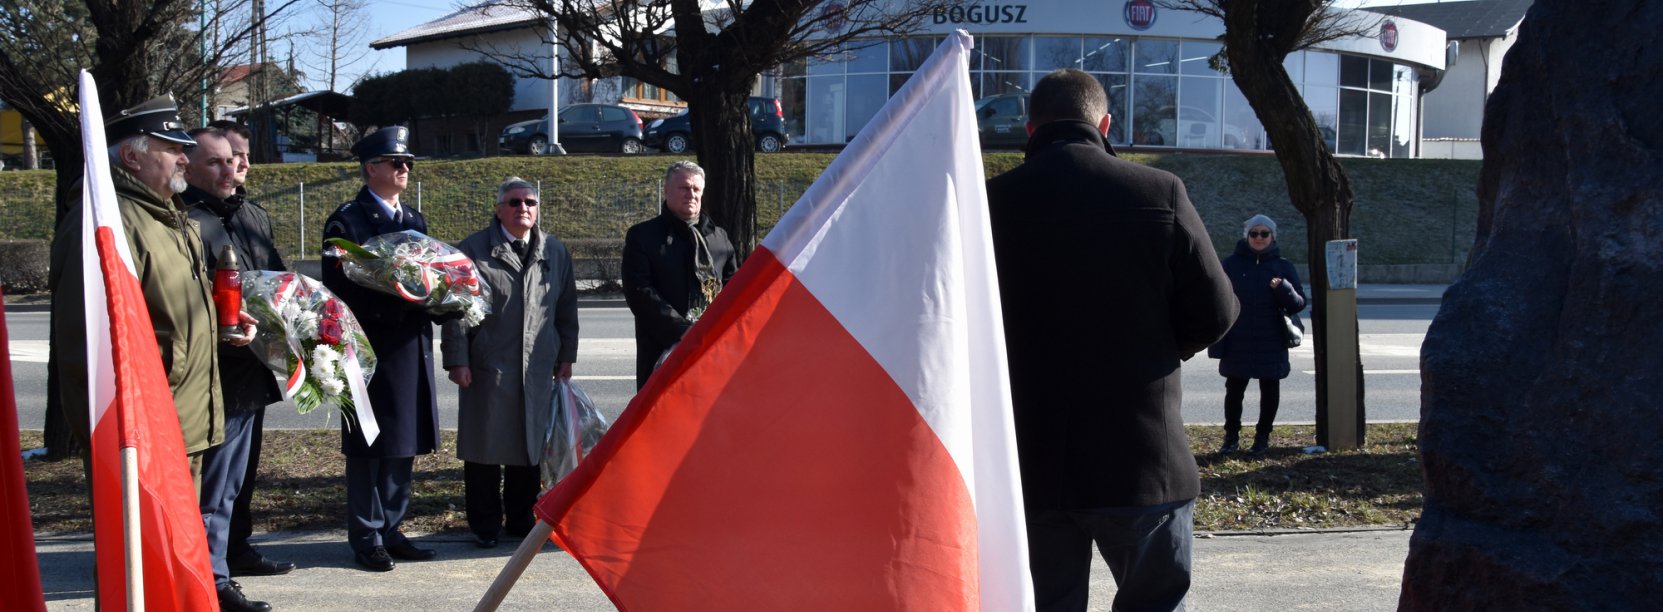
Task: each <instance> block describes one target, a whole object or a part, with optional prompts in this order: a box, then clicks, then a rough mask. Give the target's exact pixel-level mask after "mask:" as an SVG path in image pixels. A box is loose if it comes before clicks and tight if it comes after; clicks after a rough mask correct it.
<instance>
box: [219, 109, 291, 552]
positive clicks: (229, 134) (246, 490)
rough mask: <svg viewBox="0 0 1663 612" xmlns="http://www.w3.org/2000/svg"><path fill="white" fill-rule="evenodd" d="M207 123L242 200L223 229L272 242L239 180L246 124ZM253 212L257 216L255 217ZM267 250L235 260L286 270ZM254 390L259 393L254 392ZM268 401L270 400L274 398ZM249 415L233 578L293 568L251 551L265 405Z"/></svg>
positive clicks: (232, 534) (235, 512) (234, 525)
mask: <svg viewBox="0 0 1663 612" xmlns="http://www.w3.org/2000/svg"><path fill="white" fill-rule="evenodd" d="M208 127H211V128H215V129H218V130H221V131H223V132H224V133H225V141H226V142H227V143H229V144H230V145H231V159H232V160H234V161H235V162H236V168H235V171H234V172H233V174H232V180H231V182H232V184H234V185H235V186H236V193H235V194H233V195H232V196H231V197H230V198H227V199H226V201H227V202H230V201H233V200H238V201H241V202H242V204H241V206H239V207H237V208H236V210H235V211H234V213H233V215H232V217H231V219H232V221H231V222H230V225H228V226H227V227H228V228H232V227H233V226H236V228H246V230H247V231H249V232H251V233H250V234H249V235H248V236H247V237H246V238H245V239H244V240H245V241H249V242H256V241H259V240H261V238H259V237H256V236H260V237H263V240H264V242H266V243H272V238H271V219H270V217H269V216H267V215H266V209H264V208H261V207H260V206H259V205H258V204H256V203H255V202H254V201H253V200H250V199H249V198H248V192H247V190H246V189H244V187H243V184H244V183H246V182H247V181H248V142H249V138H250V136H251V133H250V132H249V131H248V126H245V125H243V124H241V123H237V122H235V121H231V120H228V119H220V120H218V121H214V122H212V123H209V124H208ZM253 215H257V218H256V217H254V216H253ZM238 219H244V221H238ZM204 227H206V226H204ZM259 228H264V230H263V231H261V230H260V229H259ZM232 231H233V232H241V231H244V230H243V229H235V228H234V229H232ZM204 237H206V236H204ZM262 248H264V247H262ZM218 254H219V251H218V250H216V249H209V251H208V256H209V258H210V259H212V258H213V257H217V256H218ZM270 254H271V258H270V259H269V260H267V261H266V265H263V266H262V265H260V264H259V263H258V262H257V261H256V262H255V263H250V261H251V260H250V259H249V256H248V255H247V254H241V260H240V261H242V262H243V269H244V270H256V269H266V270H287V269H288V268H287V267H284V265H283V259H282V258H281V257H280V256H278V254H277V247H276V245H275V244H272V245H271V246H270ZM262 257H263V256H262ZM271 266H276V267H271ZM222 354H223V351H222ZM224 367H225V366H224V364H223V363H222V364H221V368H222V369H223V368H224ZM261 371H262V372H265V373H266V377H267V378H270V377H271V373H270V371H268V370H266V369H265V366H264V365H262V366H261ZM225 378H226V380H227V382H226V385H225V388H226V389H227V391H226V394H225V398H226V403H227V404H228V406H227V410H231V409H234V406H230V405H229V404H232V403H233V401H234V400H233V398H232V397H231V393H230V391H229V390H230V389H232V388H233V387H234V386H235V383H233V382H231V381H235V380H236V376H235V375H234V374H233V373H230V372H226V373H225ZM273 380H274V382H273V383H272V386H271V389H272V392H273V393H278V394H279V395H281V391H280V390H278V389H277V387H276V383H275V379H273ZM256 392H257V393H258V391H256ZM272 401H273V402H275V401H277V400H272ZM253 414H254V417H253V422H252V423H250V424H249V426H248V429H249V432H248V462H247V463H248V466H247V467H245V468H243V481H242V483H243V486H242V488H241V489H240V490H239V491H238V492H237V501H236V502H234V503H233V504H232V505H231V526H230V527H229V533H228V534H227V535H226V542H225V562H226V564H227V566H228V567H229V569H230V571H231V577H233V578H238V577H242V576H276V575H279V574H287V573H289V572H290V571H292V570H294V564H293V563H289V562H287V561H274V560H272V559H268V558H266V557H265V555H262V554H260V551H258V550H256V549H255V548H254V546H253V545H251V544H249V543H248V538H249V536H251V535H254V515H253V513H252V512H250V511H249V506H250V505H252V504H253V503H254V487H255V484H256V482H257V481H256V480H255V474H256V473H258V472H259V471H260V447H261V446H262V442H263V441H264V435H263V431H264V430H265V427H266V409H265V407H264V406H261V407H258V408H254V409H253Z"/></svg>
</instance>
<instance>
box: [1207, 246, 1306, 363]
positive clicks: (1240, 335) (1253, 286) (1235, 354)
mask: <svg viewBox="0 0 1663 612" xmlns="http://www.w3.org/2000/svg"><path fill="white" fill-rule="evenodd" d="M1224 273H1225V274H1227V275H1229V276H1230V285H1231V286H1232V287H1233V288H1234V289H1235V290H1236V300H1237V301H1239V302H1241V315H1240V316H1238V317H1236V324H1235V325H1234V326H1232V327H1231V328H1230V333H1228V334H1225V335H1224V339H1223V340H1219V341H1218V343H1217V344H1214V345H1213V346H1212V347H1211V348H1208V349H1207V356H1208V357H1212V358H1214V359H1218V360H1219V362H1218V373H1219V374H1221V375H1223V376H1226V377H1229V378H1260V379H1267V378H1268V379H1276V380H1280V379H1283V378H1287V377H1288V369H1289V368H1288V349H1287V345H1286V344H1284V342H1285V341H1284V339H1283V335H1282V334H1283V332H1282V314H1283V313H1287V314H1294V313H1297V312H1299V311H1301V310H1304V309H1305V289H1304V286H1303V285H1301V284H1300V283H1299V272H1298V271H1297V270H1295V269H1294V267H1293V263H1291V262H1289V261H1288V260H1286V259H1282V251H1281V248H1280V247H1279V246H1277V245H1276V243H1271V245H1270V248H1268V249H1265V252H1263V253H1254V252H1253V249H1252V248H1250V247H1248V246H1247V239H1245V238H1244V239H1242V240H1239V241H1237V242H1236V252H1235V253H1233V254H1231V255H1230V256H1229V257H1226V258H1225V259H1224ZM1277 277H1281V278H1282V280H1283V281H1286V282H1283V283H1282V284H1280V285H1278V286H1276V288H1274V289H1272V288H1271V286H1270V279H1272V278H1277Z"/></svg>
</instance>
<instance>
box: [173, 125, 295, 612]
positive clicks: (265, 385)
mask: <svg viewBox="0 0 1663 612" xmlns="http://www.w3.org/2000/svg"><path fill="white" fill-rule="evenodd" d="M191 138H193V139H195V140H196V148H194V149H192V150H191V151H190V165H189V166H188V170H187V171H186V173H185V179H186V182H188V183H189V184H190V187H189V188H188V189H186V190H185V193H183V194H181V197H182V198H183V199H184V201H185V203H186V204H187V205H189V206H190V209H189V214H190V218H191V220H193V221H195V222H196V223H197V224H198V228H199V229H200V230H201V233H202V242H203V251H204V254H205V255H206V256H207V258H208V268H209V269H217V268H218V266H219V257H220V253H221V250H222V249H224V248H226V247H227V246H229V247H231V248H232V249H233V251H234V252H235V253H236V254H237V264H238V266H239V267H240V268H241V269H242V270H244V271H253V270H282V269H284V266H283V259H282V257H280V256H278V254H277V246H276V245H274V244H272V241H271V219H270V217H268V216H267V215H266V210H265V209H264V208H260V207H259V205H257V204H254V203H252V202H245V201H244V200H243V198H242V197H241V196H240V195H238V193H237V180H236V177H237V165H238V162H237V158H236V157H235V155H234V153H233V152H232V149H231V141H230V139H228V138H227V137H226V133H225V132H224V131H221V130H218V129H214V128H200V129H196V130H191ZM219 371H220V383H221V387H220V389H221V391H220V395H221V396H222V397H224V398H225V443H224V444H221V445H219V446H216V447H213V448H210V449H208V453H207V454H206V455H205V456H204V458H203V462H202V496H201V503H200V506H201V512H202V523H203V525H204V526H205V527H206V528H207V530H208V557H209V560H210V561H211V562H212V563H211V564H212V565H213V569H214V586H215V587H216V588H217V589H218V590H219V607H220V609H221V610H225V611H227V612H243V611H252V612H264V611H265V610H270V609H271V606H269V605H267V604H266V603H265V602H261V601H250V600H249V599H248V598H247V597H245V596H243V593H242V587H241V585H239V584H237V582H236V581H234V580H232V579H231V574H230V570H229V568H228V567H227V565H226V559H227V557H226V550H227V549H226V544H227V542H228V540H229V534H228V529H229V527H230V523H231V510H232V506H233V505H235V503H236V500H237V496H238V495H240V494H241V492H242V488H243V484H244V480H245V478H246V475H247V467H248V457H249V451H250V442H251V441H252V438H253V433H254V432H253V428H254V424H255V417H256V415H259V414H261V413H262V412H264V411H265V409H266V406H267V405H268V404H274V403H277V402H279V401H282V399H283V394H282V392H281V391H280V390H279V389H278V388H277V379H276V378H275V377H273V376H272V372H271V369H269V368H267V367H266V365H265V363H263V362H261V361H260V358H259V357H258V356H256V355H255V354H254V351H252V350H250V349H249V348H248V347H247V346H231V345H229V344H221V345H220V347H219Z"/></svg>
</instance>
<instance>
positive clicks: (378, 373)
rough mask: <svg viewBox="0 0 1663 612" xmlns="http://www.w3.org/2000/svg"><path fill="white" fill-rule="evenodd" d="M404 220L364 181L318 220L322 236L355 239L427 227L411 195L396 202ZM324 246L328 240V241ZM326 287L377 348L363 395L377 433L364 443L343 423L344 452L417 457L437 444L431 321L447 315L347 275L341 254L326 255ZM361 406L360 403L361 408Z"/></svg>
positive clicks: (367, 455)
mask: <svg viewBox="0 0 1663 612" xmlns="http://www.w3.org/2000/svg"><path fill="white" fill-rule="evenodd" d="M400 208H402V209H403V217H404V218H403V221H402V222H400V223H394V222H393V220H392V219H391V218H389V217H388V216H387V213H386V211H385V210H384V209H383V208H381V204H380V203H378V202H376V201H375V197H374V196H371V195H370V190H369V188H368V187H365V188H363V189H360V190H358V197H357V198H355V199H353V200H352V201H350V202H347V203H345V204H342V205H341V206H340V207H339V208H336V209H335V212H334V213H332V214H330V215H329V218H328V219H327V220H325V221H324V223H323V238H324V239H325V240H328V239H330V238H345V239H347V240H351V241H353V242H355V243H357V244H363V243H365V242H368V241H369V239H371V238H374V237H376V236H379V235H381V234H388V233H392V232H401V231H404V230H416V231H418V232H421V233H423V234H425V233H427V217H423V216H422V214H421V213H420V212H418V211H417V210H416V209H415V207H414V206H410V205H409V203H408V202H403V203H400ZM326 248H327V247H326ZM321 280H322V281H323V286H324V287H327V288H328V289H329V290H330V291H332V292H334V293H335V296H336V297H339V298H341V301H343V302H346V305H347V308H350V309H352V314H353V316H354V317H357V319H358V323H359V324H360V325H363V326H364V335H365V336H366V337H368V338H369V341H370V348H373V349H375V359H376V366H375V374H374V375H372V376H370V384H369V385H368V389H367V391H368V394H369V401H370V404H371V405H372V406H373V407H374V410H375V420H376V424H377V425H379V426H380V427H381V435H380V437H378V438H376V440H375V444H372V445H368V446H365V445H364V436H363V434H361V433H360V432H359V431H357V430H353V431H352V432H351V433H347V431H346V428H345V427H344V426H343V427H342V428H341V452H342V453H344V454H346V455H347V456H350V457H364V458H370V459H384V458H397V457H414V456H416V455H425V454H428V453H431V452H433V449H435V448H438V447H439V403H438V401H437V396H436V395H435V394H434V374H433V325H434V323H436V322H443V321H444V320H448V318H446V319H439V318H436V317H434V316H432V315H429V314H427V311H426V310H425V309H423V308H422V306H421V305H420V304H415V303H411V302H407V301H405V300H403V299H400V298H397V297H394V296H392V295H390V294H386V293H382V292H380V291H376V290H374V289H370V288H368V287H363V286H360V285H358V284H357V283H354V282H352V279H349V278H347V277H346V271H345V270H342V269H341V263H340V260H338V259H336V258H333V257H324V258H323V278H322V279H321ZM362 409H363V407H362V406H360V407H359V410H362Z"/></svg>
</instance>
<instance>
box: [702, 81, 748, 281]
mask: <svg viewBox="0 0 1663 612" xmlns="http://www.w3.org/2000/svg"><path fill="white" fill-rule="evenodd" d="M712 78H714V77H712ZM703 89H715V88H701V91H697V92H695V93H694V98H693V99H690V100H688V108H689V109H692V110H691V111H690V114H689V115H688V119H689V120H690V123H691V125H692V128H693V146H694V150H695V151H696V152H697V153H698V157H699V165H700V166H703V167H704V171H705V181H706V182H705V186H704V202H703V207H704V210H705V212H706V213H708V214H710V215H711V217H712V218H713V219H715V220H716V223H717V225H720V226H721V227H722V228H723V229H725V230H727V231H728V237H729V238H731V239H732V240H733V247H734V248H735V249H736V250H738V251H739V257H740V260H741V261H743V260H744V258H745V257H748V256H750V254H751V250H752V249H754V248H755V247H756V241H757V236H756V167H755V164H756V143H755V142H754V139H753V138H752V137H751V113H750V111H749V110H748V108H747V107H746V105H745V102H746V98H747V96H748V95H749V92H748V91H747V90H734V91H709V92H706V91H702V90H703ZM724 126H727V127H732V126H738V127H739V128H740V129H723V127H724Z"/></svg>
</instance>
